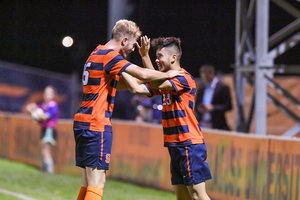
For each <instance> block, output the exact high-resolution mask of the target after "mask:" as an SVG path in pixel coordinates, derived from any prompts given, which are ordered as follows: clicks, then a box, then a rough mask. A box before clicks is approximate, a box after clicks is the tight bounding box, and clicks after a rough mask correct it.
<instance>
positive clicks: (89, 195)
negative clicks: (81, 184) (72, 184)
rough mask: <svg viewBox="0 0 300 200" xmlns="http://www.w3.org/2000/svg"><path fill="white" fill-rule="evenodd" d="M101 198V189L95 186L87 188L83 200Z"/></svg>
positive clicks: (98, 199)
mask: <svg viewBox="0 0 300 200" xmlns="http://www.w3.org/2000/svg"><path fill="white" fill-rule="evenodd" d="M102 196H103V189H101V188H98V187H95V186H88V187H87V189H86V194H85V198H84V200H101V199H102Z"/></svg>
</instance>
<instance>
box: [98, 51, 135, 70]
mask: <svg viewBox="0 0 300 200" xmlns="http://www.w3.org/2000/svg"><path fill="white" fill-rule="evenodd" d="M129 65H131V63H130V62H128V61H127V60H126V59H124V58H123V57H122V56H121V55H120V54H118V53H117V52H116V51H110V52H109V53H108V54H107V58H106V60H105V62H104V70H105V73H107V74H114V75H121V73H122V72H123V71H124V70H125V69H126V68H127V67H128V66H129Z"/></svg>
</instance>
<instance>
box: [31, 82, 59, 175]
mask: <svg viewBox="0 0 300 200" xmlns="http://www.w3.org/2000/svg"><path fill="white" fill-rule="evenodd" d="M55 93H56V91H55V88H54V87H53V86H51V85H48V86H47V87H46V88H45V90H44V101H43V102H42V103H41V104H39V105H37V104H36V103H31V104H29V105H27V106H26V110H27V111H29V112H30V114H31V117H32V118H33V119H34V120H35V121H36V122H38V123H39V124H40V126H41V128H42V131H41V154H42V164H41V170H42V171H43V172H46V173H53V172H54V165H53V158H52V155H51V148H52V146H55V145H56V137H57V131H56V123H57V119H58V115H59V108H58V104H57V102H56V101H55V100H54V98H55Z"/></svg>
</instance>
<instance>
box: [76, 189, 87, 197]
mask: <svg viewBox="0 0 300 200" xmlns="http://www.w3.org/2000/svg"><path fill="white" fill-rule="evenodd" d="M85 193H86V187H83V186H81V188H80V190H79V194H78V197H77V200H84V197H85Z"/></svg>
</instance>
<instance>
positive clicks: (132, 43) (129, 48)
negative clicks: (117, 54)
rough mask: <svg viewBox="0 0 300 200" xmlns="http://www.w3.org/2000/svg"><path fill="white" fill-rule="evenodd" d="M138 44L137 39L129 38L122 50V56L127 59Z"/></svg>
mask: <svg viewBox="0 0 300 200" xmlns="http://www.w3.org/2000/svg"><path fill="white" fill-rule="evenodd" d="M136 43H137V38H134V37H129V38H127V39H126V42H125V43H124V47H123V49H122V56H123V57H124V58H126V57H127V56H128V55H129V54H130V53H131V52H133V51H134V49H135V45H136Z"/></svg>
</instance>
